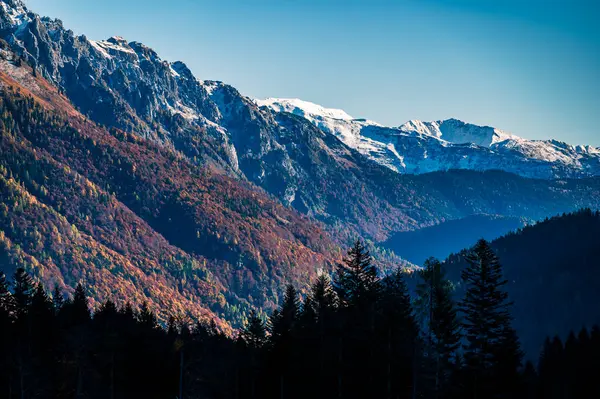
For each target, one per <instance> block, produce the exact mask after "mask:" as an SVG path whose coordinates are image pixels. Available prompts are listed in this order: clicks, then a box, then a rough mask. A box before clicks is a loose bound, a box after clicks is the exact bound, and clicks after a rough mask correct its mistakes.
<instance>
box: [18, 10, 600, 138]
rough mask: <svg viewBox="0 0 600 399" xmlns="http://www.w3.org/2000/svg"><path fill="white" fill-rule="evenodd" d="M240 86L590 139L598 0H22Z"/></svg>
mask: <svg viewBox="0 0 600 399" xmlns="http://www.w3.org/2000/svg"><path fill="white" fill-rule="evenodd" d="M26 3H27V5H28V6H29V8H30V9H31V10H33V11H36V12H38V13H40V14H43V15H48V16H51V17H59V18H61V19H62V20H63V22H64V23H65V25H66V26H67V27H68V28H70V29H72V30H73V31H74V32H75V33H77V34H79V33H85V34H86V35H87V36H88V37H89V38H92V39H105V38H108V37H110V36H113V35H120V36H123V37H125V38H126V39H127V40H130V41H133V40H136V41H141V42H144V43H146V44H147V45H149V46H151V47H153V48H154V49H156V50H157V51H158V52H159V54H160V55H161V56H162V57H163V58H165V59H168V60H170V61H175V60H182V61H184V62H185V63H187V64H188V66H189V67H190V68H191V69H192V70H193V71H194V73H195V74H196V75H197V76H198V78H200V79H214V80H222V81H224V82H226V83H229V84H232V85H234V86H235V87H237V88H238V89H239V90H240V91H241V92H242V93H243V94H246V95H248V96H251V97H257V98H264V97H298V98H302V99H304V100H308V101H313V102H316V103H319V104H322V105H324V106H327V107H335V108H343V109H344V110H346V111H347V112H348V113H350V114H351V115H353V116H355V117H366V118H369V119H373V120H376V121H378V122H381V123H384V124H387V125H392V126H395V125H400V124H401V123H403V122H405V121H406V120H409V119H422V120H437V119H445V118H449V117H455V118H459V119H463V120H466V121H470V122H474V123H478V124H485V125H492V126H496V127H498V128H501V129H504V130H508V131H511V132H513V133H515V134H517V135H520V136H523V137H528V138H534V139H542V138H557V139H561V140H564V141H567V142H570V143H573V144H592V145H596V146H600V128H599V125H600V124H599V123H598V117H599V116H600V23H599V22H598V21H599V20H600V1H598V0H545V1H542V0H529V1H528V0H493V1H487V0H456V1H443V0H437V1H436V0H406V1H402V0H396V1H392V0H389V1H383V0H370V1H354V0H329V1H325V0H322V1H308V0H307V1H300V0H296V1H291V0H279V1H271V0H251V1H246V0H237V1H234V0H213V1H203V0H170V1H166V0H162V1H152V0H102V1H93V0H26Z"/></svg>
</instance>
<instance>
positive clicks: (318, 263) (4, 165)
mask: <svg viewBox="0 0 600 399" xmlns="http://www.w3.org/2000/svg"><path fill="white" fill-rule="evenodd" d="M25 68H26V67H25V66H23V67H20V68H13V69H12V70H16V71H19V72H23V73H27V71H26V69H25ZM30 73H31V72H29V75H28V77H27V78H26V79H27V83H28V87H29V88H30V89H31V90H30V89H28V88H27V87H25V86H22V85H17V84H16V83H15V82H14V80H13V79H12V77H11V76H10V75H7V74H4V73H2V72H0V77H1V78H2V93H1V98H0V112H1V115H2V120H1V124H0V134H1V135H0V148H1V153H2V156H1V157H0V172H1V173H0V185H1V186H2V193H3V195H2V198H1V203H0V207H1V212H0V220H1V222H0V234H1V240H2V259H3V264H2V269H3V270H4V271H5V272H7V273H11V272H12V271H13V270H15V268H16V267H18V266H25V267H26V268H27V269H28V270H29V271H31V272H33V273H34V274H35V276H36V277H37V278H40V279H41V280H42V281H44V282H45V283H46V284H47V286H48V287H52V286H53V285H54V284H59V285H60V286H61V287H62V288H63V289H65V290H67V291H68V290H69V288H68V286H70V285H73V283H75V282H79V281H81V282H84V283H86V284H89V286H91V287H92V286H93V287H94V288H93V289H94V292H91V293H90V294H91V296H92V298H94V299H95V300H96V301H98V302H97V303H100V302H102V301H104V300H105V299H107V298H113V299H121V300H125V299H127V300H129V301H133V302H136V303H141V302H142V301H143V300H147V301H148V302H149V303H150V305H151V307H152V308H153V309H155V310H157V311H159V310H160V312H161V315H162V316H163V317H166V314H167V313H169V312H171V311H174V312H176V313H184V314H185V313H192V314H195V315H196V316H197V317H201V316H202V315H206V316H208V317H211V318H212V317H215V316H216V317H217V318H222V319H227V320H228V321H230V322H233V323H239V322H240V321H241V320H243V319H244V318H245V314H246V312H247V311H248V309H249V308H250V307H254V306H258V307H265V308H268V307H271V306H273V304H274V303H273V302H271V301H272V300H273V299H275V300H276V298H277V294H278V293H277V287H278V285H279V284H280V282H281V281H282V280H283V279H285V280H289V281H300V280H301V279H306V278H308V277H309V276H311V275H314V273H315V272H316V270H317V269H318V268H323V269H325V270H327V269H328V267H329V266H328V265H330V264H331V262H332V261H333V260H334V259H335V257H336V253H337V250H336V246H335V245H334V244H332V242H331V241H330V240H329V238H328V236H327V234H326V233H324V232H323V231H322V230H321V229H320V227H319V226H318V225H317V224H315V223H313V222H310V221H308V220H307V219H306V218H305V217H302V216H300V215H298V214H297V213H296V212H294V211H293V210H290V209H289V208H286V207H284V206H282V205H280V204H278V203H277V202H275V201H273V200H272V199H271V198H269V197H268V196H267V195H265V194H264V193H262V192H261V191H259V190H256V189H255V188H252V187H250V186H249V185H248V184H247V183H244V182H241V181H238V180H234V179H232V178H229V177H226V176H223V175H222V174H220V173H218V172H215V171H213V170H211V169H210V168H203V169H200V168H199V167H198V166H194V165H192V164H191V163H189V162H188V161H186V160H185V159H184V158H182V157H180V156H179V155H178V154H177V153H175V152H173V151H171V150H169V149H167V148H164V147H162V146H157V145H155V144H152V143H151V142H149V141H146V140H143V139H140V138H138V137H136V136H134V135H131V134H127V133H124V132H121V131H119V130H112V131H111V132H109V131H107V130H105V129H104V128H102V127H99V126H97V125H96V124H94V123H91V122H89V121H88V120H87V119H86V118H84V117H83V116H81V115H80V114H78V112H77V111H76V110H74V109H73V108H72V107H71V106H70V105H69V103H68V101H65V100H64V97H62V96H61V95H60V94H59V93H58V92H57V91H56V90H54V89H53V88H52V87H51V86H48V85H47V84H46V83H45V82H44V81H43V80H42V79H39V78H36V77H34V76H32V75H31V74H30ZM267 295H268V297H267ZM93 304H94V303H93ZM213 314H214V316H213Z"/></svg>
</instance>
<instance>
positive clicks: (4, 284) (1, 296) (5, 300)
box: [0, 270, 16, 320]
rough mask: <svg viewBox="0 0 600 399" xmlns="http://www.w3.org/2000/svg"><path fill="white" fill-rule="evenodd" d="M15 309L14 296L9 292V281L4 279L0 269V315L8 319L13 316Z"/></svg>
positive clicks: (4, 276)
mask: <svg viewBox="0 0 600 399" xmlns="http://www.w3.org/2000/svg"><path fill="white" fill-rule="evenodd" d="M15 310H16V304H15V298H14V297H13V295H12V293H11V292H10V286H9V282H8V281H7V280H6V275H5V274H4V272H3V271H1V270H0V315H1V316H0V317H4V318H6V320H9V319H10V318H12V317H13V316H14V314H15Z"/></svg>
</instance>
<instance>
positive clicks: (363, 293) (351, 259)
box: [334, 241, 381, 397]
mask: <svg viewBox="0 0 600 399" xmlns="http://www.w3.org/2000/svg"><path fill="white" fill-rule="evenodd" d="M334 287H335V290H336V292H337V295H338V298H339V311H338V318H337V321H338V326H337V328H338V331H339V332H340V334H339V335H338V342H337V345H336V346H337V350H338V365H337V370H338V378H337V380H338V392H337V395H338V396H347V395H350V393H352V394H354V395H355V396H356V397H368V396H369V395H370V394H371V392H369V389H368V387H369V386H370V385H372V382H373V380H374V378H376V373H375V372H374V370H375V368H376V367H375V364H374V363H375V361H376V357H375V352H374V347H373V345H372V342H373V341H374V339H375V333H376V329H375V327H376V317H377V306H378V303H379V300H380V295H381V279H380V278H379V275H378V271H377V268H376V267H375V265H374V264H373V261H372V258H371V255H370V253H369V251H368V250H367V249H366V247H365V246H364V245H363V244H362V243H361V242H360V241H356V242H355V243H354V245H353V246H352V248H350V250H349V251H348V254H347V256H346V257H345V259H344V262H343V264H341V265H339V266H338V269H337V273H336V275H335V280H334Z"/></svg>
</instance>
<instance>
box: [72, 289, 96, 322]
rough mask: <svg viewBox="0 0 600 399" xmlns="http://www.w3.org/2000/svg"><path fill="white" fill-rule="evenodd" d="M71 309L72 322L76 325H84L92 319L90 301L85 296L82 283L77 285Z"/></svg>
mask: <svg viewBox="0 0 600 399" xmlns="http://www.w3.org/2000/svg"><path fill="white" fill-rule="evenodd" d="M70 305H71V306H70V308H71V322H73V323H74V324H84V323H86V322H88V321H89V320H90V318H91V314H90V308H89V305H88V300H87V297H86V295H85V290H84V288H83V285H81V283H79V284H77V287H76V288H75V293H74V294H73V301H72V302H71V304H70Z"/></svg>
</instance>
